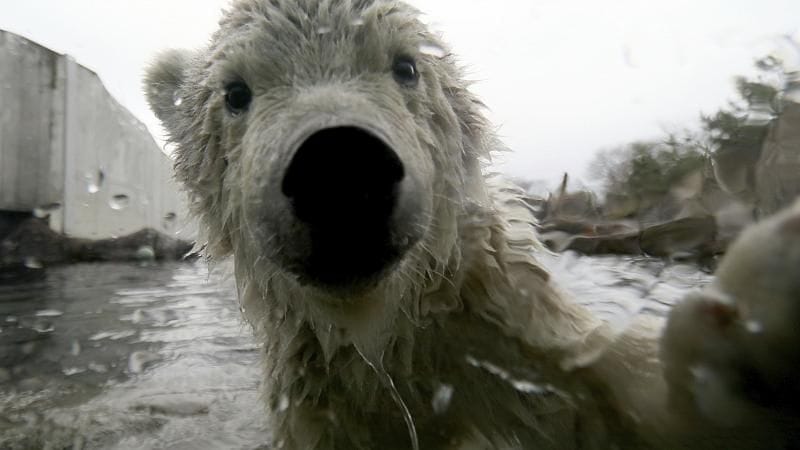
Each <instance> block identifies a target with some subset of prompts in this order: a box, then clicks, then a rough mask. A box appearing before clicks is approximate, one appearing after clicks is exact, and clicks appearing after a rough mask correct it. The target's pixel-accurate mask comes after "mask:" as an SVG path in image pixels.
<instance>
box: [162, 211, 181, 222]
mask: <svg viewBox="0 0 800 450" xmlns="http://www.w3.org/2000/svg"><path fill="white" fill-rule="evenodd" d="M177 217H178V215H177V214H175V213H174V212H168V213H167V214H166V215H164V220H166V221H168V222H172V221H173V220H175V219H176V218H177Z"/></svg>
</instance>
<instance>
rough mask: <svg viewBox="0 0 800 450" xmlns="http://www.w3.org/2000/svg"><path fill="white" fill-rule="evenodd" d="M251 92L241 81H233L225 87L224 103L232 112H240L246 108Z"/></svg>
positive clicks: (248, 104)
mask: <svg viewBox="0 0 800 450" xmlns="http://www.w3.org/2000/svg"><path fill="white" fill-rule="evenodd" d="M252 99H253V94H252V93H251V92H250V88H249V87H247V85H246V84H244V83H243V82H241V81H236V82H233V83H231V84H229V85H227V86H226V87H225V105H226V106H227V107H228V111H230V112H231V113H232V114H240V113H242V112H244V111H245V110H247V107H248V106H250V101H251V100H252Z"/></svg>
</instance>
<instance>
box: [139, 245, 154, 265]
mask: <svg viewBox="0 0 800 450" xmlns="http://www.w3.org/2000/svg"><path fill="white" fill-rule="evenodd" d="M136 259H137V260H139V261H154V260H155V259H156V251H155V250H154V249H153V247H151V246H149V245H143V246H141V247H139V248H138V249H137V250H136Z"/></svg>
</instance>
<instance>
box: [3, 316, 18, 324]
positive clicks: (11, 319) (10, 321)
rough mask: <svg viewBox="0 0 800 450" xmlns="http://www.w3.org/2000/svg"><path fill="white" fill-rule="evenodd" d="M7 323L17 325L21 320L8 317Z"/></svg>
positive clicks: (15, 317)
mask: <svg viewBox="0 0 800 450" xmlns="http://www.w3.org/2000/svg"><path fill="white" fill-rule="evenodd" d="M6 322H8V323H17V322H19V319H18V318H17V316H8V317H6Z"/></svg>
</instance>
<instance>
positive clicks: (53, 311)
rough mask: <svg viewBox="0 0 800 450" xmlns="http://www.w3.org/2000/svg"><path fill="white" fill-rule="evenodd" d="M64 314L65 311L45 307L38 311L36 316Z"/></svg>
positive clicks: (58, 315)
mask: <svg viewBox="0 0 800 450" xmlns="http://www.w3.org/2000/svg"><path fill="white" fill-rule="evenodd" d="M63 315H64V313H63V312H61V311H59V310H57V309H43V310H41V311H37V312H36V317H60V316H63Z"/></svg>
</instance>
